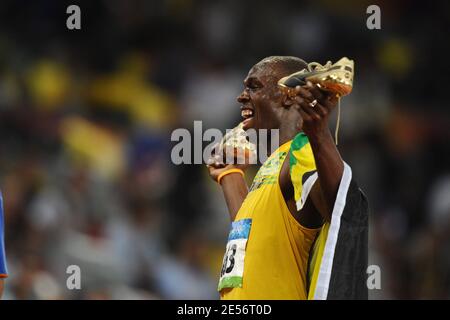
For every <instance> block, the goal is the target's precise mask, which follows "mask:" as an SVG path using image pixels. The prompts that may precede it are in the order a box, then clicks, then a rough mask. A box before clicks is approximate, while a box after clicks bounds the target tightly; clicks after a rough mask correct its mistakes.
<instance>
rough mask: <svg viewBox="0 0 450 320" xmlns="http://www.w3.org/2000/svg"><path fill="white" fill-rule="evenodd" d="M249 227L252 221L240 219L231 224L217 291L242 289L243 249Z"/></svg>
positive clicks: (245, 244)
mask: <svg viewBox="0 0 450 320" xmlns="http://www.w3.org/2000/svg"><path fill="white" fill-rule="evenodd" d="M251 225H252V219H242V220H238V221H235V222H233V223H232V224H231V231H230V234H229V236H228V243H227V247H226V250H225V255H224V257H223V263H222V270H221V272H220V280H219V285H218V288H217V289H218V290H219V291H220V290H222V289H223V288H236V287H242V280H243V275H244V260H245V248H246V246H247V240H248V236H249V234H250V228H251Z"/></svg>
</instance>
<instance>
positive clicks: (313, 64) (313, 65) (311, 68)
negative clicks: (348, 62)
mask: <svg viewBox="0 0 450 320" xmlns="http://www.w3.org/2000/svg"><path fill="white" fill-rule="evenodd" d="M332 65H333V63H332V62H331V61H327V63H325V64H324V65H321V64H320V63H318V62H310V63H308V71H309V72H312V71H314V70H317V68H321V69H326V68H331V66H332Z"/></svg>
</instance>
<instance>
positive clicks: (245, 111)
mask: <svg viewBox="0 0 450 320" xmlns="http://www.w3.org/2000/svg"><path fill="white" fill-rule="evenodd" d="M253 115H254V112H253V109H251V108H248V107H242V108H241V116H242V118H243V119H244V121H243V129H244V130H247V129H249V128H251V127H252V126H253V121H252V120H253Z"/></svg>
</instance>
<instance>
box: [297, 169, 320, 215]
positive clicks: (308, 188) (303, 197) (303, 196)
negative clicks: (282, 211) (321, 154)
mask: <svg viewBox="0 0 450 320" xmlns="http://www.w3.org/2000/svg"><path fill="white" fill-rule="evenodd" d="M318 177H319V176H318V175H317V172H314V173H313V174H312V175H310V176H309V177H308V179H306V181H305V183H304V184H303V188H302V194H301V195H300V199H298V201H297V211H300V210H302V208H303V206H304V205H305V202H306V198H308V195H309V192H310V191H311V189H312V187H313V185H314V183H316V180H317V178H318Z"/></svg>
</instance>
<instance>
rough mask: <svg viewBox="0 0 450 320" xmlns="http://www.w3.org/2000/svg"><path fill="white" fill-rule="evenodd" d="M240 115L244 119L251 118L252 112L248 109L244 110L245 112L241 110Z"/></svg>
mask: <svg viewBox="0 0 450 320" xmlns="http://www.w3.org/2000/svg"><path fill="white" fill-rule="evenodd" d="M241 115H242V117H244V118H250V117H252V116H253V111H252V110H249V109H245V110H242V112H241Z"/></svg>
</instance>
